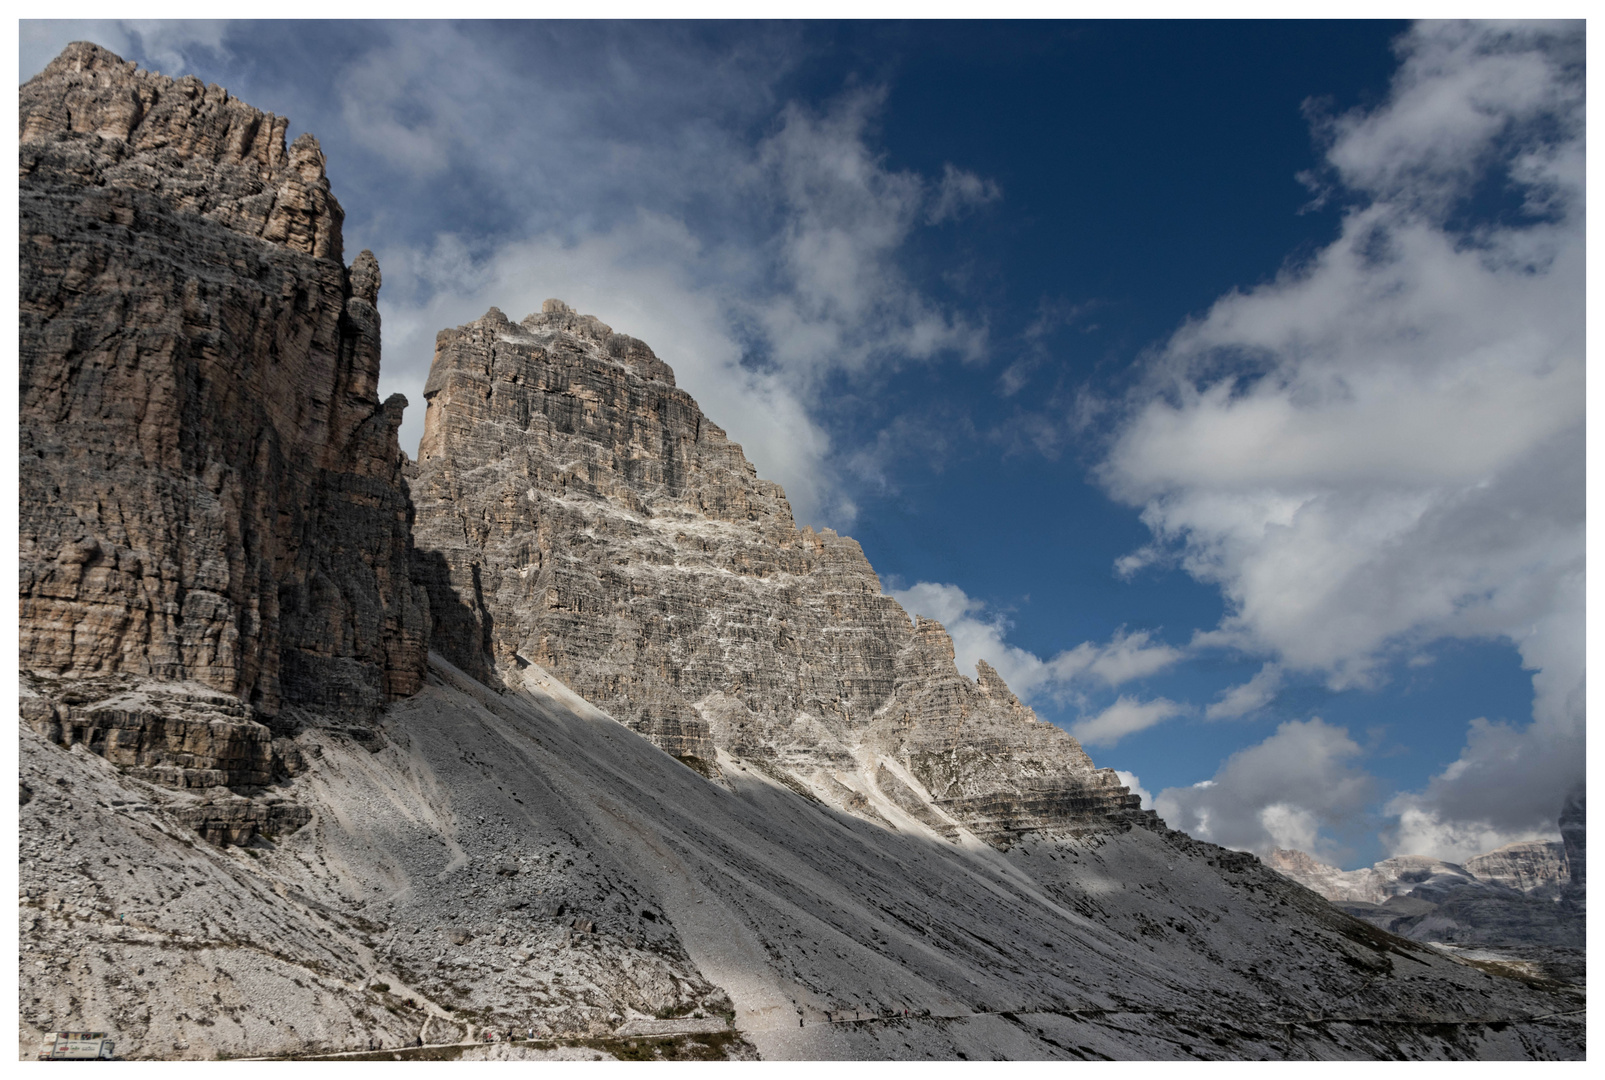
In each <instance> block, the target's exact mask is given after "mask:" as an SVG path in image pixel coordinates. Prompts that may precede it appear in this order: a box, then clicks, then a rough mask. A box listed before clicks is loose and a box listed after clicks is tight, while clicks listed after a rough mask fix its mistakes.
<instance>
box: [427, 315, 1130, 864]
mask: <svg viewBox="0 0 1605 1080" xmlns="http://www.w3.org/2000/svg"><path fill="white" fill-rule="evenodd" d="M424 396H425V398H426V400H427V402H428V412H427V413H426V416H425V422H424V438H423V443H422V446H421V448H420V451H419V462H418V476H417V480H416V483H415V484H414V488H413V491H414V497H415V499H416V500H417V507H418V518H417V534H416V535H417V543H418V547H419V550H420V553H421V559H422V563H423V565H424V566H425V567H426V570H427V568H429V567H434V568H435V571H436V576H435V578H434V584H433V585H432V590H433V592H432V603H433V610H434V617H435V624H434V630H433V633H434V641H435V648H437V649H439V650H441V651H442V652H443V653H445V654H446V655H448V656H449V657H451V659H453V661H454V662H456V663H457V664H458V665H459V666H461V667H463V668H464V669H465V670H468V671H472V672H478V673H481V674H482V675H483V676H485V677H494V678H498V679H500V680H503V681H511V680H513V679H514V678H516V677H517V676H518V673H519V672H520V671H521V670H522V669H523V668H525V667H527V666H528V665H530V664H537V665H540V666H542V667H545V668H547V669H549V670H551V671H552V672H553V673H555V674H556V675H558V676H559V677H560V678H562V679H563V680H564V681H565V682H566V683H567V684H568V685H569V686H571V687H573V688H574V689H576V690H577V691H579V692H580V693H581V694H583V695H584V696H585V697H586V698H587V699H588V700H591V701H593V702H595V703H596V704H598V705H599V706H601V707H603V708H605V709H607V710H608V711H609V712H610V713H611V714H612V715H614V716H615V717H618V718H619V719H621V720H624V721H625V722H626V723H628V724H629V725H630V726H631V727H633V728H634V729H635V730H636V731H639V732H641V733H642V734H644V735H646V736H647V737H648V738H650V739H652V740H653V741H654V742H656V743H657V744H658V745H659V746H661V747H662V748H663V749H665V750H666V751H668V752H669V753H671V754H674V755H675V756H677V757H680V758H681V759H682V760H685V761H687V762H688V763H689V764H692V765H693V767H696V768H698V769H699V771H703V772H705V773H706V774H708V775H710V776H711V775H715V774H716V773H717V771H718V769H719V768H720V766H719V762H720V761H722V760H723V761H727V762H729V761H737V762H740V763H741V764H742V766H743V767H746V766H748V765H750V766H753V767H756V768H759V769H761V770H763V771H765V772H768V773H771V774H772V775H775V776H777V777H779V778H782V779H783V780H784V782H787V783H790V784H795V785H798V786H799V787H800V788H801V789H802V790H806V791H808V792H809V793H810V794H811V795H813V796H814V797H818V798H822V799H824V800H825V801H827V802H831V803H837V802H840V804H841V805H843V806H847V805H848V804H849V803H854V804H864V805H866V806H881V807H882V808H883V811H884V806H885V805H887V804H892V805H895V804H897V803H898V802H899V800H901V801H903V802H907V801H908V795H907V794H906V792H912V793H913V794H914V797H915V798H917V799H918V800H919V801H920V802H921V803H928V804H930V806H931V807H932V808H933V809H931V810H930V811H929V814H930V815H931V817H932V821H933V822H934V824H931V826H930V827H931V828H933V829H935V830H936V831H937V832H938V833H939V834H940V833H942V832H944V831H947V832H950V831H951V830H952V829H953V828H954V826H955V824H958V825H962V826H964V827H966V828H970V829H971V830H973V831H974V832H975V833H976V834H977V835H979V836H982V837H984V838H986V839H988V840H991V841H994V842H997V843H1007V842H1008V838H1009V837H1012V836H1017V835H1019V834H1020V833H1022V832H1023V831H1027V830H1031V829H1038V828H1051V827H1055V826H1059V825H1069V824H1073V823H1081V822H1092V821H1103V820H1105V818H1106V816H1107V815H1108V814H1109V813H1111V812H1114V813H1125V812H1127V811H1134V810H1135V808H1136V806H1137V803H1138V800H1136V799H1135V798H1134V797H1132V796H1130V795H1128V794H1127V792H1126V791H1125V789H1124V788H1122V787H1121V786H1120V784H1119V782H1118V780H1116V779H1115V777H1114V775H1113V773H1111V772H1109V771H1108V770H1098V769H1095V768H1094V767H1093V764H1092V762H1091V761H1090V760H1089V759H1088V758H1087V756H1086V754H1085V753H1083V752H1082V750H1081V747H1080V746H1079V745H1078V744H1077V743H1076V741H1075V740H1074V739H1073V738H1071V737H1070V736H1069V735H1068V734H1066V733H1065V732H1063V731H1061V730H1059V729H1058V728H1056V727H1053V726H1052V725H1048V724H1042V723H1039V722H1038V721H1037V719H1036V717H1035V715H1034V714H1033V713H1032V712H1031V710H1030V709H1028V708H1026V707H1025V706H1023V705H1022V704H1021V703H1020V702H1019V701H1018V699H1016V698H1015V696H1014V695H1013V694H1012V693H1010V692H1009V690H1008V688H1007V687H1006V686H1004V684H1003V681H1002V680H1001V679H1000V678H998V676H997V674H996V672H993V671H992V670H991V669H990V668H985V669H983V670H982V672H981V673H980V676H981V677H980V681H979V682H977V681H975V680H972V679H969V678H966V677H965V676H964V675H962V674H960V672H959V671H958V669H957V667H956V666H955V665H954V660H953V645H952V641H951V640H950V639H949V637H948V635H947V633H946V631H945V630H943V629H942V627H941V626H940V625H939V624H937V623H935V622H932V621H930V620H926V619H921V620H918V622H917V623H911V621H910V619H909V617H908V616H907V614H906V613H905V612H904V611H903V610H902V608H901V607H899V606H898V604H897V603H896V601H894V600H892V599H891V598H889V597H887V596H884V595H882V593H881V587H880V580H879V579H878V578H877V577H876V576H875V572H874V570H872V569H871V568H870V565H869V563H868V561H867V560H866V559H865V558H864V554H863V551H862V549H860V548H859V546H858V544H857V543H855V542H854V541H853V540H851V539H848V538H846V537H842V536H838V535H836V534H835V533H834V532H832V531H830V530H828V529H826V530H823V531H819V532H816V531H814V530H813V529H811V528H804V529H799V528H798V527H797V525H796V523H795V521H794V520H793V518H792V514H791V507H790V506H789V504H788V503H787V502H786V498H785V494H784V492H782V491H781V489H780V488H779V487H778V486H776V485H774V484H771V483H768V482H766V481H764V480H762V479H760V478H759V477H758V476H757V473H756V470H755V469H754V468H753V466H752V465H751V464H750V463H749V462H748V461H747V460H746V457H745V455H744V454H743V453H742V451H741V447H740V446H738V445H737V444H735V443H733V442H731V441H730V440H729V439H728V438H727V437H726V435H725V433H724V431H723V430H721V429H720V428H719V427H718V426H717V425H716V424H714V423H713V422H712V421H710V420H709V419H708V418H707V417H706V416H704V415H703V414H702V411H701V409H699V408H698V407H697V404H696V402H695V401H694V400H692V398H691V397H690V396H689V395H688V394H687V393H686V392H685V391H683V390H681V389H679V388H678V387H676V386H675V384H674V375H673V372H672V371H670V369H669V367H668V365H666V364H665V363H663V362H662V361H661V360H659V359H658V358H657V357H656V356H655V355H654V354H653V353H652V350H651V349H650V348H648V347H647V346H646V345H645V344H643V343H642V342H640V341H638V340H636V339H634V338H631V337H628V336H625V335H623V334H615V333H613V332H612V330H611V329H610V328H609V327H608V326H606V325H605V324H603V323H601V322H600V321H598V320H597V319H596V318H594V317H592V316H588V315H580V314H577V313H575V312H574V311H572V310H570V309H569V307H568V306H567V305H566V304H564V303H562V302H561V301H556V300H550V301H547V303H546V304H545V306H544V309H543V310H542V311H541V312H540V313H538V314H534V315H530V316H528V317H527V318H525V319H524V320H522V321H521V322H518V323H514V322H511V321H510V320H508V319H507V318H506V317H505V316H504V315H503V314H502V312H500V311H499V310H497V309H495V308H492V309H491V310H490V311H489V312H488V313H487V314H486V315H485V316H484V317H483V318H481V319H479V320H478V321H477V322H474V323H470V324H468V325H466V326H461V327H458V328H456V329H452V330H445V331H442V332H441V333H440V335H439V336H438V338H437V340H436V352H435V361H434V366H433V369H432V371H431V373H430V378H429V382H428V385H427V386H426V388H425V391H424ZM883 763H884V764H890V765H891V767H892V769H893V772H894V774H896V777H897V779H896V785H895V786H893V790H892V791H890V792H888V791H883V790H882V787H883V785H882V784H880V783H878V782H877V780H876V777H878V776H881V775H882V772H881V767H882V764H883ZM887 785H891V781H887ZM843 792H845V794H843Z"/></svg>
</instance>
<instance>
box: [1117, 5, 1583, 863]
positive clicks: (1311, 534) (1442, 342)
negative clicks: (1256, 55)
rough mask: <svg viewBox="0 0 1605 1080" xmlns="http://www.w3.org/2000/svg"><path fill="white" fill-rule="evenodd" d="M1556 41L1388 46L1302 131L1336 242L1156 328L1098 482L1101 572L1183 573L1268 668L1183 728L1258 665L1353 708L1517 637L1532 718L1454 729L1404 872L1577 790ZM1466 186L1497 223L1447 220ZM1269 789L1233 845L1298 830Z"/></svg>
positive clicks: (1223, 708) (1569, 284) (1244, 693)
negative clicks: (1383, 56) (1392, 677)
mask: <svg viewBox="0 0 1605 1080" xmlns="http://www.w3.org/2000/svg"><path fill="white" fill-rule="evenodd" d="M1582 39H1583V35H1582V28H1581V24H1558V25H1536V26H1533V25H1519V24H1499V25H1482V24H1468V23H1430V24H1422V25H1419V26H1417V27H1415V28H1414V29H1413V30H1412V31H1410V32H1409V33H1408V34H1407V35H1405V36H1404V37H1403V38H1402V39H1401V41H1400V43H1399V46H1398V47H1399V53H1400V57H1401V65H1400V68H1399V70H1398V73H1397V75H1396V77H1395V79H1394V82H1393V86H1392V89H1391V93H1390V96H1389V97H1388V99H1387V100H1386V101H1384V102H1382V103H1381V104H1379V105H1378V106H1376V107H1375V108H1372V109H1369V110H1360V111H1355V112H1353V113H1349V114H1346V115H1344V116H1341V117H1337V118H1335V119H1332V120H1328V121H1325V122H1323V124H1322V125H1321V130H1322V132H1323V134H1324V135H1325V137H1327V138H1328V139H1329V147H1328V151H1327V156H1326V166H1327V170H1328V181H1329V182H1330V183H1331V184H1332V185H1333V186H1334V189H1335V190H1337V191H1339V192H1342V193H1344V194H1346V196H1347V197H1349V198H1350V200H1351V203H1352V205H1350V207H1349V209H1347V210H1346V211H1345V212H1344V214H1343V218H1342V226H1341V230H1340V233H1339V235H1338V237H1337V239H1336V240H1335V241H1334V242H1332V243H1331V244H1330V245H1329V246H1328V247H1326V248H1325V249H1323V250H1321V251H1319V252H1318V253H1316V255H1315V256H1314V257H1313V258H1312V259H1310V260H1309V261H1308V262H1307V263H1305V264H1302V265H1298V266H1292V267H1289V268H1288V269H1287V270H1285V271H1284V272H1283V273H1282V274H1280V275H1279V276H1278V277H1277V278H1276V279H1275V280H1274V281H1272V282H1269V283H1266V284H1264V285H1261V286H1259V287H1256V288H1253V289H1249V290H1247V291H1241V292H1234V293H1232V294H1230V295H1227V296H1225V297H1222V298H1221V299H1220V300H1219V301H1217V302H1216V303H1215V305H1214V306H1213V307H1212V308H1211V309H1210V310H1209V311H1208V312H1207V314H1205V315H1204V316H1202V317H1201V318H1199V319H1197V320H1195V321H1193V322H1191V323H1189V324H1188V325H1186V326H1185V327H1183V328H1182V329H1181V330H1180V331H1178V332H1177V333H1176V334H1175V335H1174V337H1173V338H1172V339H1171V340H1170V342H1169V343H1168V345H1167V346H1166V347H1165V349H1164V351H1163V356H1162V357H1161V359H1160V362H1159V363H1158V364H1156V366H1155V370H1154V372H1153V377H1152V380H1151V382H1150V383H1149V384H1148V385H1147V387H1146V390H1145V392H1144V394H1143V396H1141V397H1140V398H1139V399H1138V400H1136V402H1135V403H1134V405H1133V408H1132V410H1131V412H1130V413H1129V415H1128V417H1127V419H1126V420H1125V422H1124V423H1123V425H1122V426H1121V427H1120V428H1119V429H1118V431H1117V433H1116V437H1115V439H1114V441H1113V444H1112V447H1111V450H1110V452H1109V454H1108V456H1107V458H1106V460H1105V461H1104V463H1103V466H1102V469H1101V473H1100V475H1101V477H1102V479H1103V481H1104V483H1105V484H1106V486H1107V488H1108V490H1109V491H1110V492H1111V493H1112V494H1114V495H1115V496H1116V497H1117V498H1119V499H1121V500H1123V501H1125V502H1126V503H1128V504H1130V505H1133V506H1138V507H1141V510H1142V518H1143V520H1144V522H1145V523H1146V524H1147V525H1148V526H1149V527H1150V529H1151V530H1152V532H1153V534H1154V537H1155V541H1154V544H1153V545H1151V546H1150V547H1148V548H1145V549H1143V550H1142V551H1139V552H1136V553H1133V554H1132V555H1131V556H1129V557H1127V558H1126V559H1124V560H1123V561H1122V563H1121V569H1122V571H1123V572H1126V573H1135V572H1138V571H1140V570H1141V568H1142V567H1143V566H1144V565H1146V564H1147V563H1150V562H1154V561H1158V560H1160V559H1164V558H1169V559H1176V560H1179V561H1180V565H1182V566H1183V567H1184V568H1185V569H1186V570H1187V571H1188V572H1189V573H1190V574H1191V575H1192V576H1194V577H1195V578H1197V579H1198V580H1200V581H1204V582H1208V583H1212V584H1215V585H1218V586H1219V587H1220V589H1221V590H1222V592H1223V593H1224V595H1225V597H1226V599H1227V601H1228V605H1229V614H1228V615H1227V617H1226V618H1225V619H1224V620H1223V621H1222V622H1221V624H1220V626H1219V627H1217V628H1216V629H1215V630H1214V631H1211V632H1209V633H1206V634H1202V635H1199V637H1198V638H1196V639H1195V641H1194V643H1193V644H1194V645H1195V646H1210V645H1215V646H1230V647H1234V648H1237V649H1240V650H1243V651H1245V652H1247V653H1249V654H1257V655H1261V656H1264V657H1267V658H1269V660H1270V661H1271V662H1272V666H1270V667H1267V668H1266V669H1265V670H1263V671H1262V672H1261V674H1260V675H1259V676H1257V677H1256V678H1255V680H1253V681H1251V682H1250V683H1249V684H1246V685H1245V686H1242V687H1237V688H1235V689H1233V690H1232V691H1229V692H1228V693H1227V694H1226V695H1225V696H1224V697H1223V698H1222V699H1221V700H1220V701H1218V702H1216V703H1215V705H1213V706H1211V708H1210V710H1209V713H1208V715H1211V716H1213V717H1227V716H1231V715H1243V714H1246V713H1247V712H1249V711H1251V710H1252V709H1253V708H1255V707H1257V706H1258V705H1259V704H1262V703H1263V702H1264V701H1265V700H1267V697H1268V695H1269V694H1270V693H1271V692H1273V683H1274V682H1275V680H1276V679H1277V678H1279V677H1280V676H1279V674H1277V672H1279V671H1281V670H1303V671H1306V672H1317V673H1320V674H1322V675H1324V677H1325V679H1326V681H1327V683H1328V684H1329V685H1330V686H1331V687H1333V688H1335V689H1341V688H1344V687H1351V686H1360V687H1364V686H1369V685H1374V684H1375V683H1376V682H1377V680H1378V679H1379V677H1380V675H1381V672H1382V670H1383V666H1384V665H1385V664H1386V663H1388V662H1390V661H1391V660H1392V659H1394V658H1398V657H1403V656H1408V655H1410V654H1411V653H1412V652H1414V651H1415V650H1417V649H1419V647H1420V646H1421V645H1422V644H1425V643H1428V642H1431V641H1432V640H1434V639H1438V638H1443V637H1466V638H1502V639H1504V640H1507V641H1509V642H1511V643H1513V644H1514V646H1515V647H1516V648H1517V650H1519V652H1520V655H1521V658H1522V661H1523V663H1524V664H1525V666H1526V667H1528V668H1529V669H1531V670H1533V671H1534V672H1535V675H1534V678H1533V683H1534V692H1535V701H1534V714H1533V715H1534V718H1533V721H1532V723H1531V724H1530V725H1528V726H1526V727H1524V728H1520V729H1514V728H1501V729H1499V730H1497V731H1495V730H1494V727H1493V726H1485V727H1475V726H1474V727H1472V728H1471V729H1470V730H1469V737H1468V741H1467V743H1466V746H1465V749H1464V751H1463V752H1462V755H1461V757H1460V759H1459V760H1458V761H1456V762H1455V763H1454V764H1453V765H1452V766H1451V767H1450V768H1448V769H1446V770H1445V771H1444V772H1443V773H1441V774H1440V775H1438V776H1437V777H1435V778H1434V779H1433V780H1432V781H1431V783H1430V784H1429V785H1428V786H1427V787H1426V789H1425V790H1424V791H1421V792H1416V793H1413V794H1411V795H1408V796H1405V797H1402V798H1401V799H1399V800H1396V801H1395V803H1394V805H1393V808H1392V812H1394V813H1396V814H1401V815H1404V814H1405V813H1406V812H1407V811H1408V814H1409V818H1408V823H1406V824H1405V826H1404V827H1403V829H1402V831H1401V832H1400V834H1399V843H1400V844H1402V845H1404V846H1406V847H1408V846H1410V845H1422V846H1423V847H1425V848H1426V849H1427V850H1426V851H1425V852H1424V853H1427V854H1439V853H1443V854H1448V853H1455V852H1461V851H1462V848H1463V846H1464V845H1463V844H1462V843H1461V841H1460V840H1458V839H1453V838H1454V837H1461V836H1472V835H1475V836H1479V837H1482V838H1483V839H1482V840H1479V841H1477V842H1478V843H1482V842H1486V841H1487V840H1488V839H1489V838H1498V837H1512V838H1514V837H1519V836H1525V835H1528V833H1529V832H1531V831H1532V830H1533V829H1542V828H1544V827H1545V822H1546V821H1547V822H1550V823H1552V822H1553V819H1554V816H1555V814H1556V812H1558V810H1559V804H1560V799H1561V797H1562V795H1563V794H1564V791H1565V789H1566V788H1567V787H1568V786H1569V784H1570V782H1571V780H1573V779H1575V778H1576V777H1577V776H1580V774H1581V768H1582V754H1581V748H1582V724H1583V708H1582V706H1583V664H1582V632H1583V620H1582V614H1583V607H1582V595H1583V593H1582V586H1583V554H1584V552H1583V495H1584V488H1583V432H1584V429H1583V421H1584V411H1583V401H1584V398H1583V380H1584V353H1583V342H1584V336H1583V334H1584V308H1583V270H1584V246H1583V221H1584V194H1583V186H1582V180H1583V169H1582V164H1583V147H1584V142H1583V133H1584V128H1583V76H1582ZM1489 190H1493V191H1496V192H1498V193H1499V197H1500V198H1502V199H1504V200H1505V203H1506V207H1505V209H1504V210H1502V211H1500V212H1499V213H1497V214H1491V215H1490V214H1483V215H1481V216H1480V217H1476V216H1471V217H1468V210H1467V208H1468V207H1473V208H1475V207H1476V206H1477V205H1480V204H1479V203H1478V200H1486V198H1487V194H1486V192H1487V191H1489ZM1467 221H1476V222H1477V223H1476V224H1466V222H1467ZM1468 720H1469V718H1468ZM1219 786H1220V787H1221V788H1225V787H1227V784H1226V782H1225V780H1224V779H1223V780H1222V783H1221V784H1220V785H1219ZM1272 795H1273V793H1270V792H1266V793H1264V797H1263V798H1262V799H1261V801H1260V802H1259V803H1258V804H1257V808H1250V807H1248V806H1247V805H1246V804H1245V805H1244V806H1242V807H1240V808H1239V809H1240V810H1241V811H1242V813H1240V814H1237V815H1236V816H1234V817H1232V818H1231V820H1232V822H1233V824H1232V825H1231V833H1230V834H1231V835H1232V836H1233V837H1234V840H1233V841H1232V842H1233V843H1239V844H1243V845H1245V846H1251V844H1250V842H1251V841H1252V842H1253V843H1259V842H1261V841H1264V840H1265V839H1266V838H1267V837H1270V836H1272V834H1275V835H1279V836H1282V837H1284V838H1292V839H1297V838H1299V837H1303V836H1305V835H1306V829H1307V827H1309V826H1311V825H1312V822H1318V821H1320V820H1321V819H1322V815H1321V812H1320V811H1313V810H1312V811H1311V813H1313V814H1314V817H1313V818H1312V817H1310V816H1309V814H1306V813H1304V812H1303V811H1299V810H1297V807H1298V806H1299V805H1300V804H1298V803H1296V802H1288V801H1286V800H1283V799H1282V798H1281V796H1280V795H1276V797H1275V799H1274V800H1273V799H1272ZM1165 798H1166V794H1161V796H1160V800H1161V802H1163V801H1164V800H1165ZM1267 800H1270V801H1267ZM1172 805H1173V806H1174V807H1175V808H1176V809H1177V810H1178V811H1180V810H1181V809H1183V808H1184V805H1185V804H1184V802H1182V801H1176V799H1175V798H1174V797H1173V802H1172ZM1249 809H1254V813H1253V814H1248V810H1249ZM1205 810H1206V808H1205V807H1204V806H1203V804H1200V807H1199V811H1198V812H1199V813H1204V812H1205ZM1262 812H1263V815H1262ZM1208 813H1209V815H1211V816H1209V818H1208V820H1209V821H1210V822H1211V823H1212V824H1211V826H1210V827H1211V828H1225V826H1224V825H1222V824H1219V823H1220V822H1221V821H1223V820H1224V819H1223V818H1222V817H1221V815H1222V814H1223V813H1224V810H1223V808H1222V807H1221V806H1219V805H1214V806H1213V808H1209V809H1208ZM1234 813H1236V812H1235V811H1234ZM1244 815H1247V816H1244ZM1262 817H1263V819H1262ZM1197 820H1203V819H1202V818H1198V819H1197ZM1410 823H1413V824H1410ZM1173 824H1176V823H1175V822H1173ZM1183 827H1185V826H1183ZM1549 827H1550V828H1551V829H1552V828H1553V825H1552V824H1551V825H1550V826H1549ZM1311 835H1313V834H1311ZM1467 842H1470V841H1467Z"/></svg>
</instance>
